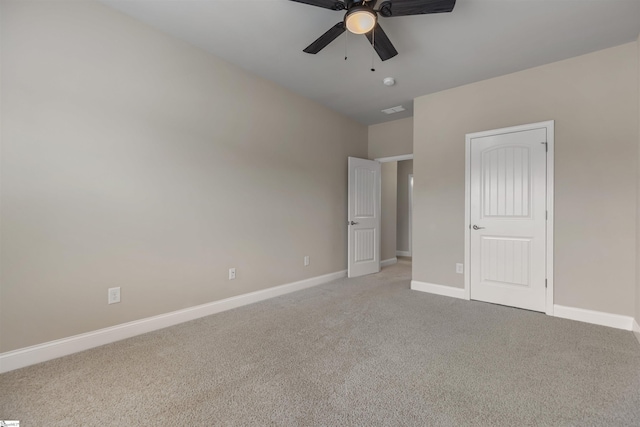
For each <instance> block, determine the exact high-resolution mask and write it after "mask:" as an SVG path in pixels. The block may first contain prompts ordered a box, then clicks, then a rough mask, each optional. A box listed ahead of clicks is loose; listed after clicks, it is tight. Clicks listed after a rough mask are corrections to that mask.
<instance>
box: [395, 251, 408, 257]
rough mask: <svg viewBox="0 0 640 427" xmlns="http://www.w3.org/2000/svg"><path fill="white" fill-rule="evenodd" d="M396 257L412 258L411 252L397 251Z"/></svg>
mask: <svg viewBox="0 0 640 427" xmlns="http://www.w3.org/2000/svg"><path fill="white" fill-rule="evenodd" d="M396 256H411V252H409V251H396Z"/></svg>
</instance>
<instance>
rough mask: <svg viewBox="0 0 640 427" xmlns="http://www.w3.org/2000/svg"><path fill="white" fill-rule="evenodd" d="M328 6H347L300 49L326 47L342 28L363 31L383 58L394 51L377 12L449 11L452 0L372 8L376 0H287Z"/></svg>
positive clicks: (391, 1) (387, 2)
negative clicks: (340, 17)
mask: <svg viewBox="0 0 640 427" xmlns="http://www.w3.org/2000/svg"><path fill="white" fill-rule="evenodd" d="M291 1H295V2H298V3H304V4H309V5H311V6H318V7H322V8H325V9H331V10H337V11H340V10H345V9H346V10H347V12H346V13H345V15H344V20H343V21H342V22H338V23H337V24H336V25H334V26H333V27H331V28H330V29H329V31H327V32H326V33H324V34H323V35H321V36H320V37H319V38H318V39H317V40H316V41H314V42H313V43H311V44H310V45H309V46H307V47H306V48H305V49H304V52H306V53H311V54H316V53H318V52H320V51H321V50H322V49H324V48H325V47H327V45H328V44H329V43H331V42H332V41H334V40H335V39H336V38H337V37H338V36H339V35H340V34H342V33H344V32H345V31H346V30H349V32H351V33H354V34H364V35H365V36H366V37H367V39H369V43H371V45H372V46H373V48H374V49H375V51H376V52H377V53H378V56H380V59H381V60H383V61H386V60H387V59H391V58H393V57H394V56H396V55H397V54H398V51H397V50H396V48H395V47H393V44H392V43H391V40H389V37H387V35H386V34H385V32H384V31H383V30H382V27H380V24H379V23H378V15H381V16H383V17H385V18H392V17H394V16H408V15H423V14H430V13H443V12H451V11H452V10H453V7H454V6H455V4H456V0H383V1H382V2H380V4H379V5H378V9H374V6H375V5H376V2H377V0H344V1H342V0H291Z"/></svg>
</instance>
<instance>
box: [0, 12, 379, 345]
mask: <svg viewBox="0 0 640 427" xmlns="http://www.w3.org/2000/svg"><path fill="white" fill-rule="evenodd" d="M1 24H2V46H1V48H2V82H1V83H2V88H3V95H2V96H3V97H2V110H1V114H2V142H3V145H2V165H1V166H2V169H1V173H2V176H1V179H2V193H1V197H2V210H1V215H2V229H1V232H2V243H1V244H2V246H1V251H2V273H1V274H2V276H1V278H0V279H1V297H0V299H1V304H2V305H1V318H0V322H1V325H0V327H1V330H0V336H1V338H2V340H1V343H0V351H3V352H4V351H8V350H13V349H17V348H21V347H25V346H29V345H33V344H38V343H42V342H46V341H49V340H53V339H58V338H63V337H67V336H70V335H74V334H78V333H82V332H87V331H91V330H95V329H98V328H103V327H107V326H111V325H116V324H120V323H123V322H127V321H131V320H135V319H140V318H144V317H148V316H152V315H157V314H161V313H166V312H169V311H172V310H177V309H182V308H185V307H190V306H194V305H197V304H202V303H206V302H210V301H214V300H218V299H222V298H226V297H230V296H233V295H238V294H243V293H247V292H251V291H256V290H259V289H264V288H268V287H272V286H276V285H281V284H284V283H289V282H293V281H297V280H301V279H305V278H309V277H314V276H318V275H321V274H326V273H331V272H336V271H340V270H343V269H345V268H346V259H347V258H346V240H347V238H346V231H347V230H346V221H343V220H341V218H342V219H346V200H347V194H346V188H347V157H348V156H356V157H366V156H367V128H366V127H365V126H362V125H360V124H357V123H355V122H353V121H350V120H348V119H346V118H344V117H342V116H340V115H338V114H335V113H333V112H331V111H329V110H327V109H325V108H324V107H321V106H320V105H318V104H315V103H313V102H311V101H309V100H306V99H304V98H302V97H299V96H297V95H294V94H292V93H290V92H288V91H286V90H284V89H282V88H280V87H278V86H276V85H274V84H272V83H269V82H267V81H265V80H262V79H259V78H256V77H254V76H253V75H251V74H248V73H247V72H245V71H243V70H241V69H239V68H237V67H235V66H232V65H230V64H228V63H225V62H223V61H221V60H219V59H217V58H215V57H213V56H211V55H209V54H207V53H205V52H203V51H200V50H198V49H196V48H193V47H190V46H189V45H187V44H185V43H182V42H180V41H177V40H175V39H172V38H170V37H168V36H165V35H163V34H161V33H159V32H156V31H155V30H153V29H151V28H149V27H146V26H144V25H142V24H140V23H138V22H137V21H134V20H133V19H131V18H128V17H126V16H125V15H122V14H120V13H118V12H116V11H114V10H112V9H109V8H107V7H105V6H102V5H100V4H98V3H94V2H78V1H55V2H49V1H44V2H34V1H30V2H22V1H15V2H11V1H9V2H7V1H3V3H2V22H1ZM304 255H309V256H310V257H311V265H310V266H309V267H306V268H305V267H303V256H304ZM230 267H236V268H237V269H238V270H237V279H236V280H234V281H228V280H227V270H228V268H230ZM113 286H120V287H121V288H122V302H121V303H120V304H114V305H107V288H109V287H113Z"/></svg>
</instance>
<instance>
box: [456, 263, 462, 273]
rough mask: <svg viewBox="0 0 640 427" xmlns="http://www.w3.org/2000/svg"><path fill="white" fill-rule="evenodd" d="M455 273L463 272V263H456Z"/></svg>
mask: <svg viewBox="0 0 640 427" xmlns="http://www.w3.org/2000/svg"><path fill="white" fill-rule="evenodd" d="M456 273H458V274H464V264H462V263H456Z"/></svg>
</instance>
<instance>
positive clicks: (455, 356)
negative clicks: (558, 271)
mask: <svg viewBox="0 0 640 427" xmlns="http://www.w3.org/2000/svg"><path fill="white" fill-rule="evenodd" d="M409 275H410V268H409V265H408V264H407V263H406V262H401V263H399V264H397V265H394V266H390V267H388V268H385V269H384V270H383V272H382V273H381V274H378V275H374V276H369V277H365V278H359V279H344V280H338V281H335V282H333V283H330V284H326V285H322V286H318V287H315V288H312V289H308V290H305V291H300V292H297V293H294V294H289V295H286V296H284V297H280V298H276V299H272V300H269V301H265V302H262V303H258V304H254V305H251V306H247V307H243V308H240V309H236V310H232V311H228V312H225V313H221V314H217V315H214V316H210V317H207V318H203V319H200V320H196V321H193V322H189V323H185V324H182V325H178V326H175V327H171V328H168V329H164V330H162V331H157V332H154V333H149V334H146V335H143V336H139V337H135V338H131V339H128V340H125V341H121V342H117V343H114V344H110V345H107V346H104V347H100V348H96V349H93V350H89V351H85V352H83V353H79V354H75V355H72V356H68V357H64V358H62V359H58V360H53V361H50V362H47V363H43V364H40V365H36V366H32V367H28V368H24V369H21V370H17V371H13V372H10V373H7V374H4V375H2V376H1V377H0V382H1V389H0V393H1V397H0V402H1V406H0V419H18V420H21V421H22V422H21V424H20V425H21V427H32V426H45V425H46V426H121V425H122V426H124V425H127V426H164V425H172V426H173V425H175V426H212V425H287V426H288V425H300V426H311V425H326V426H347V425H362V426H377V425H390V426H391V425H393V426H396V425H406V426H411V425H415V426H465V425H468V426H528V425H560V426H591V425H601V426H639V425H640V346H639V345H638V342H637V341H636V339H635V337H634V336H633V334H632V333H631V332H626V331H620V330H616V329H611V328H605V327H600V326H593V325H588V324H583V323H578V322H573V321H569V320H562V319H556V318H552V317H548V316H545V315H543V314H538V313H533V312H528V311H523V310H517V309H512V308H507V307H501V306H496V305H491V304H484V303H479V302H468V301H461V300H456V299H452V298H446V297H440V296H435V295H429V294H425V293H420V292H415V291H411V290H409Z"/></svg>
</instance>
